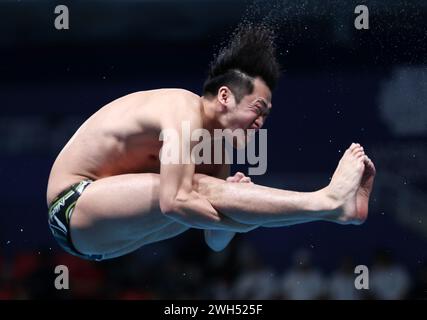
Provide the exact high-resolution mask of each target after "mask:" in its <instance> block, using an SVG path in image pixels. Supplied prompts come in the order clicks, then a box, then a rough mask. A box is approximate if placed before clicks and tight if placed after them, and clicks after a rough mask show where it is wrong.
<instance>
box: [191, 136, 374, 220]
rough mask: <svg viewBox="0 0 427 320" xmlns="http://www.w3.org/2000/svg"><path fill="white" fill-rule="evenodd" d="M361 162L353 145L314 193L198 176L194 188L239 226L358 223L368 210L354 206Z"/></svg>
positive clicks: (360, 152)
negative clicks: (287, 222)
mask: <svg viewBox="0 0 427 320" xmlns="http://www.w3.org/2000/svg"><path fill="white" fill-rule="evenodd" d="M364 159H365V155H364V152H363V148H361V147H360V146H359V145H356V144H352V146H350V148H349V149H348V150H346V152H345V154H344V155H343V157H342V159H341V160H340V162H339V164H338V167H337V169H336V171H335V173H334V175H333V177H332V180H331V183H330V185H329V186H328V187H326V188H324V189H321V190H319V191H315V192H293V191H285V190H280V189H274V188H268V187H264V186H259V185H254V184H235V183H226V182H223V181H222V183H219V182H218V181H217V179H215V178H212V177H208V176H204V177H198V181H197V186H198V190H199V193H201V194H202V195H205V196H206V197H207V199H208V200H209V202H211V203H212V205H213V207H214V208H216V209H217V210H218V211H219V212H221V213H222V214H223V215H225V216H227V217H229V218H231V219H233V220H235V221H238V222H241V223H246V224H252V225H258V226H260V225H263V224H265V225H267V224H271V223H277V222H286V221H289V222H291V221H292V222H295V221H297V220H302V221H319V220H324V221H334V222H337V223H360V222H363V221H364V220H365V219H366V217H367V211H366V212H359V211H358V209H357V205H356V197H357V191H358V189H359V186H360V183H361V178H362V174H363V171H364V168H365V165H364ZM363 201H365V202H366V199H365V200H363Z"/></svg>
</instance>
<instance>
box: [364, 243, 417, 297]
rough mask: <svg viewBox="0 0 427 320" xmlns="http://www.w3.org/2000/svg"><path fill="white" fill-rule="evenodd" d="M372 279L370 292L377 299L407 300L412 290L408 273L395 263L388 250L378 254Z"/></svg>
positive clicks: (372, 270)
mask: <svg viewBox="0 0 427 320" xmlns="http://www.w3.org/2000/svg"><path fill="white" fill-rule="evenodd" d="M370 279H371V281H370V290H371V293H372V294H373V297H374V298H375V299H381V300H400V299H405V298H406V297H407V294H408V292H409V289H410V277H409V274H408V272H407V271H406V269H405V268H404V267H403V266H402V265H400V264H398V263H396V262H394V261H393V258H392V256H391V254H390V253H389V252H388V251H387V250H381V251H379V252H378V253H377V255H376V257H375V261H374V264H373V266H372V268H371V272H370Z"/></svg>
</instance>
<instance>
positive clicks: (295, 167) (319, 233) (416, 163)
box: [0, 0, 427, 268]
mask: <svg viewBox="0 0 427 320" xmlns="http://www.w3.org/2000/svg"><path fill="white" fill-rule="evenodd" d="M59 4H66V5H68V8H69V10H70V30H62V31H58V30H56V29H55V28H54V19H55V14H54V8H55V6H56V5H59ZM358 4H365V5H367V6H368V8H369V10H370V29H369V30H356V29H355V28H354V25H353V24H354V19H355V17H356V15H355V14H354V8H355V7H356V5H358ZM243 18H248V19H251V20H254V21H256V20H257V19H258V20H259V19H266V18H267V19H268V20H269V21H271V23H273V24H274V25H275V26H276V27H277V28H278V30H279V31H278V35H279V41H278V52H279V59H280V61H281V64H282V66H283V76H282V78H281V80H280V82H279V85H278V86H277V88H276V89H275V91H274V92H273V112H272V114H271V116H270V119H269V120H268V121H267V123H266V126H265V128H267V129H268V139H269V140H268V171H267V174H266V175H264V176H261V177H254V180H255V181H256V182H259V183H263V184H266V185H270V186H277V187H281V188H288V189H295V190H306V191H309V190H313V189H315V188H319V187H321V186H324V185H325V184H326V183H327V181H328V177H329V176H330V175H331V173H332V172H333V170H334V168H335V166H336V164H337V161H338V160H339V158H340V156H341V155H342V151H343V150H345V148H346V147H347V146H348V145H349V144H350V143H351V142H353V141H356V142H360V143H362V144H363V145H364V146H365V147H366V151H367V153H368V154H370V155H371V157H372V159H373V160H374V162H375V163H376V166H377V170H378V179H377V184H376V188H375V192H374V196H373V199H372V201H371V205H372V207H371V208H372V210H371V216H370V218H369V220H368V222H367V223H366V224H364V225H363V226H360V227H344V226H339V225H331V224H327V223H312V224H306V225H300V226H295V227H292V228H287V229H285V228H280V229H262V230H257V231H254V232H251V233H249V234H247V235H241V236H240V237H241V238H242V239H245V241H246V240H247V241H249V242H251V243H252V244H253V245H254V246H255V247H256V248H257V249H258V250H259V251H260V252H262V255H263V256H264V259H265V260H266V261H267V262H269V263H271V264H273V265H275V266H279V267H280V266H282V265H284V263H285V262H286V261H288V260H289V258H288V257H289V256H290V254H291V253H292V252H293V250H294V249H295V248H296V247H303V248H308V249H309V250H311V251H312V252H313V254H314V257H315V261H316V263H318V264H319V265H320V266H324V267H325V268H328V267H330V266H331V265H332V264H334V262H333V261H335V260H336V258H338V257H340V256H342V255H344V254H350V255H353V257H354V258H355V259H356V260H357V261H358V262H362V263H364V262H365V263H369V261H370V260H369V259H371V257H372V254H373V253H374V251H375V250H376V249H377V248H387V250H389V252H390V253H392V254H393V255H394V256H395V257H396V258H397V259H398V260H399V261H401V262H402V263H404V264H405V265H407V266H408V267H409V268H416V267H417V266H418V265H420V264H422V263H424V262H425V259H426V257H427V250H426V244H427V239H426V237H427V205H426V200H425V199H426V193H427V186H426V179H425V178H426V172H425V163H426V161H425V160H426V158H427V157H426V152H427V148H426V142H427V110H426V108H427V69H426V66H427V65H426V62H427V61H426V57H427V39H426V38H427V34H426V33H427V4H426V2H425V1H421V0H420V1H321V0H318V1H314V0H313V1H255V2H254V1H240V0H234V1H209V0H204V1H191V0H190V1H178V0H169V1H163V0H160V1H136V0H133V1H130V0H128V1H126V0H125V1H72V2H71V1H59V2H57V1H0V39H1V41H0V177H1V187H0V254H3V255H4V256H12V255H14V254H15V253H17V252H20V251H24V250H26V251H28V250H30V251H33V252H39V251H42V250H54V251H58V250H59V249H58V247H57V246H56V244H55V243H54V241H53V239H52V237H51V235H50V233H49V230H48V228H47V224H46V214H47V212H46V203H45V190H46V184H47V179H48V175H49V170H50V166H51V165H52V163H53V161H54V159H55V157H56V155H57V154H58V152H59V151H60V150H61V148H62V146H63V145H64V144H65V143H66V141H67V140H68V139H69V138H70V136H71V135H72V133H73V132H74V131H75V130H76V129H77V128H78V126H79V125H80V124H81V123H82V122H83V121H84V120H85V118H87V117H88V116H89V115H91V114H92V113H94V112H95V111H96V110H97V109H98V108H100V107H101V106H103V105H104V104H106V103H108V102H109V101H111V100H113V99H115V98H117V97H119V96H121V95H124V94H127V93H130V92H133V91H138V90H146V89H152V88H159V87H180V88H185V89H189V90H192V91H194V92H196V93H200V91H201V86H202V83H203V80H204V77H205V75H206V71H207V66H208V63H209V61H210V60H211V58H212V56H213V53H214V52H216V50H217V49H218V48H219V47H220V44H221V42H222V41H224V40H226V39H227V35H229V34H230V32H231V31H232V30H233V29H234V28H235V27H236V25H237V24H238V23H239V21H241V20H242V19H243ZM244 170H245V169H244ZM191 239H198V240H200V241H201V235H200V234H199V233H197V232H196V231H194V232H190V233H188V234H184V235H182V236H180V237H179V238H177V239H176V240H174V241H172V240H169V241H167V242H164V243H163V244H162V245H164V246H174V245H178V246H179V245H180V244H181V245H183V246H185V243H187V241H191ZM47 248H49V249H47ZM52 248H53V249H52ZM146 250H148V251H149V250H150V248H148V249H146ZM202 250H203V249H202ZM204 250H207V249H206V248H204ZM190 255H191V253H190Z"/></svg>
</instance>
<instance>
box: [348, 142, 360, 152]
mask: <svg viewBox="0 0 427 320" xmlns="http://www.w3.org/2000/svg"><path fill="white" fill-rule="evenodd" d="M358 145H359V144H358V143H354V142H353V143H352V144H351V146H350V147H349V148H348V150H350V151H353V150H354V149H355V148H356V147H357V146H358Z"/></svg>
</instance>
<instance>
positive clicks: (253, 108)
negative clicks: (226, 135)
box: [233, 78, 272, 130]
mask: <svg viewBox="0 0 427 320" xmlns="http://www.w3.org/2000/svg"><path fill="white" fill-rule="evenodd" d="M271 107H272V105H271V91H270V89H269V88H268V87H267V85H266V84H265V82H264V81H263V80H261V79H259V78H256V79H255V80H254V90H253V92H252V93H251V94H249V95H246V96H245V97H243V99H242V100H241V101H240V103H239V104H237V105H236V107H235V110H234V111H235V115H234V117H233V118H234V119H235V121H236V122H235V125H236V126H237V127H238V128H241V129H244V130H247V129H255V130H259V129H261V128H262V126H263V125H264V123H265V120H266V118H267V117H268V114H269V113H270V110H271Z"/></svg>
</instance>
